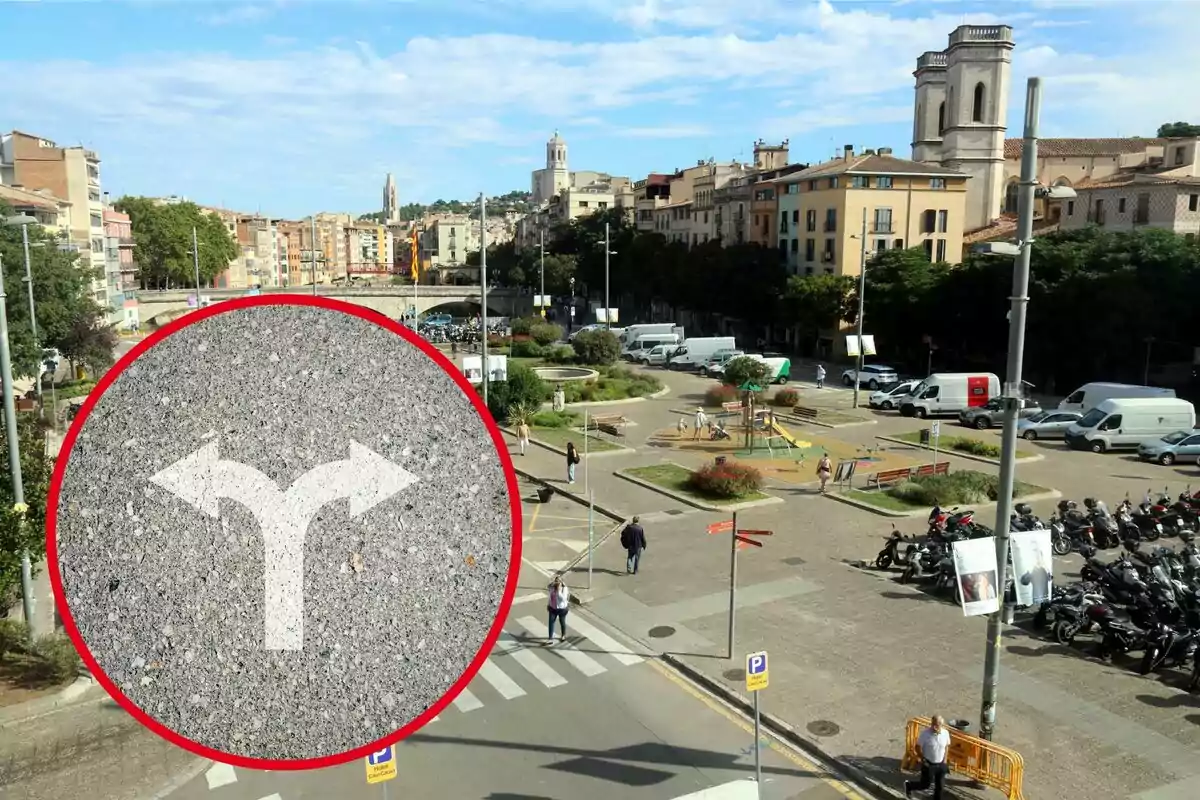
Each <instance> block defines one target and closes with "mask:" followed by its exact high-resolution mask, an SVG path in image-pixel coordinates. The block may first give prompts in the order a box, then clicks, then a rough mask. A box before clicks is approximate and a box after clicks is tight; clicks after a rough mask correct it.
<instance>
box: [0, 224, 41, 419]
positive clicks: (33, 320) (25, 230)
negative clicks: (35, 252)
mask: <svg viewBox="0 0 1200 800" xmlns="http://www.w3.org/2000/svg"><path fill="white" fill-rule="evenodd" d="M4 222H5V224H8V225H17V226H20V228H21V245H22V247H23V248H24V250H25V288H26V289H27V290H28V292H29V328H30V330H31V331H32V332H33V346H34V348H35V349H36V350H37V353H38V366H37V377H36V379H35V380H36V382H37V398H38V403H41V402H42V361H43V359H42V349H41V341H40V340H39V339H38V326H37V309H36V308H35V304H34V302H33V267H32V264H31V263H30V260H29V226H30V225H37V224H38V221H37V218H36V217H31V216H29V215H28V214H18V215H16V216H15V217H7V218H6V219H5V220H4Z"/></svg>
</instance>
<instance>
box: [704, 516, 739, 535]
mask: <svg viewBox="0 0 1200 800" xmlns="http://www.w3.org/2000/svg"><path fill="white" fill-rule="evenodd" d="M731 530H733V520H731V519H727V520H725V521H724V522H714V523H713V524H712V525H709V526H708V532H709V533H729V532H730V531H731Z"/></svg>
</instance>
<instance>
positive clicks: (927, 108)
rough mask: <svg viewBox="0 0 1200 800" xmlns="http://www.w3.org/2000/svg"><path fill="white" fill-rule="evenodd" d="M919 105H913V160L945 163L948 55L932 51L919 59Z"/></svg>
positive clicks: (916, 76)
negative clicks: (943, 159)
mask: <svg viewBox="0 0 1200 800" xmlns="http://www.w3.org/2000/svg"><path fill="white" fill-rule="evenodd" d="M913 77H915V78H916V79H917V91H916V102H915V104H914V106H913V138H912V160H913V161H923V162H926V163H930V164H941V163H942V134H943V132H944V131H945V129H946V54H945V53H937V52H929V53H924V54H922V55H921V57H920V58H918V59H917V70H916V72H914V73H913Z"/></svg>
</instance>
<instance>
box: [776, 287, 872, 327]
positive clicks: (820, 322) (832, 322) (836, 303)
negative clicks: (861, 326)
mask: <svg viewBox="0 0 1200 800" xmlns="http://www.w3.org/2000/svg"><path fill="white" fill-rule="evenodd" d="M855 289H856V282H855V280H854V278H853V277H851V276H849V275H825V274H821V275H793V276H792V277H790V278H788V282H787V288H786V289H785V290H784V295H783V306H784V308H785V315H786V321H787V322H788V323H789V324H792V325H795V326H796V327H797V329H798V330H800V331H803V333H804V335H805V336H807V338H809V339H810V340H813V341H815V340H816V339H817V338H818V337H819V336H820V335H821V334H822V333H823V332H825V331H830V330H836V329H837V328H838V327H839V323H841V322H842V321H843V320H845V321H847V322H853V321H854V319H855V316H856V312H857V299H856V298H855V296H854V294H855Z"/></svg>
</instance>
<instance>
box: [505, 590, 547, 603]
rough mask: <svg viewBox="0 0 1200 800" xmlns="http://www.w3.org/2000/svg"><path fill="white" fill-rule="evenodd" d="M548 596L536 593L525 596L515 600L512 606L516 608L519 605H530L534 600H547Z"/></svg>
mask: <svg viewBox="0 0 1200 800" xmlns="http://www.w3.org/2000/svg"><path fill="white" fill-rule="evenodd" d="M545 597H546V595H545V594H544V593H543V592H534V593H532V594H523V595H521V596H520V597H515V598H513V601H512V604H513V605H514V606H515V605H517V604H519V603H528V602H531V601H533V600H542V599H545Z"/></svg>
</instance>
